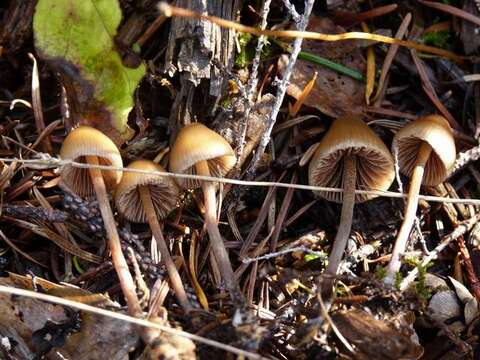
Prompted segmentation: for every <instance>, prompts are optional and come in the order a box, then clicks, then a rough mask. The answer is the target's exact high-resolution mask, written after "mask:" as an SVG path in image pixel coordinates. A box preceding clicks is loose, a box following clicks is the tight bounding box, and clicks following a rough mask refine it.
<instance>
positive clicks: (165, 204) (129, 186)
mask: <svg viewBox="0 0 480 360" xmlns="http://www.w3.org/2000/svg"><path fill="white" fill-rule="evenodd" d="M128 169H139V170H145V171H152V172H153V171H157V172H158V171H160V172H165V169H164V168H163V167H162V166H160V165H159V164H156V163H154V162H153V161H150V160H136V161H134V162H132V163H131V164H130V165H128ZM139 186H148V189H149V190H150V194H151V196H152V203H153V207H154V208H155V212H156V214H157V216H158V217H159V218H160V219H163V218H166V217H167V216H168V214H169V213H170V212H171V211H172V209H173V208H174V207H175V205H176V203H177V201H178V188H177V185H175V183H174V182H173V180H172V179H171V178H169V177H165V176H158V175H154V174H143V173H135V172H129V171H125V172H124V173H123V177H122V181H120V184H118V187H117V190H116V191H115V203H116V204H117V209H118V211H120V212H121V213H122V214H123V216H125V217H126V218H127V219H128V220H130V221H132V222H138V223H146V222H147V214H146V213H145V210H144V208H143V205H142V201H141V198H140V192H139V191H138V187H139Z"/></svg>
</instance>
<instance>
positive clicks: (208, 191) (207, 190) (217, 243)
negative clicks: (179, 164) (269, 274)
mask: <svg viewBox="0 0 480 360" xmlns="http://www.w3.org/2000/svg"><path fill="white" fill-rule="evenodd" d="M195 168H196V170H197V174H198V175H202V176H210V169H209V168H208V162H207V161H199V162H198V163H197V164H196V165H195ZM202 191H203V197H204V203H205V224H206V226H207V231H208V236H209V237H210V243H211V245H212V249H213V253H214V255H215V259H216V260H217V262H218V266H219V267H220V272H221V273H222V277H223V280H224V281H225V284H226V286H227V288H228V291H229V292H230V297H231V298H232V300H233V301H234V302H235V303H237V304H240V303H241V302H242V299H243V297H242V294H241V292H240V287H239V286H238V283H237V281H236V279H235V274H234V272H233V269H232V264H231V262H230V258H229V257H228V252H227V249H226V248H225V244H224V243H223V239H222V236H221V235H220V230H219V229H218V225H217V215H216V214H217V203H216V202H217V200H216V197H215V185H214V184H213V183H212V182H210V181H203V182H202Z"/></svg>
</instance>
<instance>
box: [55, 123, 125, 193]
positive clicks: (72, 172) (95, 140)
mask: <svg viewBox="0 0 480 360" xmlns="http://www.w3.org/2000/svg"><path fill="white" fill-rule="evenodd" d="M85 156H96V157H97V158H98V163H99V164H100V165H108V166H114V167H119V168H121V167H123V162H122V157H121V156H120V152H119V150H118V148H117V146H116V145H115V144H114V143H113V141H112V140H110V138H109V137H108V136H106V135H104V134H103V133H102V132H101V131H99V130H97V129H94V128H92V127H89V126H81V127H79V128H76V129H75V130H73V131H72V132H70V134H68V136H67V137H66V138H65V140H64V142H63V144H62V148H61V149H60V157H61V158H62V159H64V160H73V161H75V162H81V163H86V160H85ZM102 175H103V179H104V181H105V186H106V188H107V191H110V190H113V189H114V188H115V187H116V186H117V184H118V183H119V182H120V179H121V178H122V172H121V171H112V170H102ZM60 177H61V182H60V184H61V186H62V187H63V188H64V189H66V190H68V191H70V192H73V193H75V194H77V195H80V196H84V197H91V196H94V194H95V190H94V188H93V185H92V181H91V179H90V174H89V173H88V169H80V168H77V167H73V166H71V165H64V166H63V167H62V169H61V171H60Z"/></svg>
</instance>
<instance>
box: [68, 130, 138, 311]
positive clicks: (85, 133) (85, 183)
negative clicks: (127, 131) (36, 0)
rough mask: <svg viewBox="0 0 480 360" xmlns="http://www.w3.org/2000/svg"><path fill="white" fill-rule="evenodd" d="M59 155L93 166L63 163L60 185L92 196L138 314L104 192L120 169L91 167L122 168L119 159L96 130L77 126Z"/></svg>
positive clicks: (131, 305) (128, 298)
mask: <svg viewBox="0 0 480 360" xmlns="http://www.w3.org/2000/svg"><path fill="white" fill-rule="evenodd" d="M60 157H61V158H62V159H64V160H72V161H75V162H80V163H87V164H89V165H94V166H93V167H89V168H79V167H75V166H72V165H71V164H66V165H64V166H63V167H62V168H61V170H60V186H61V187H62V188H63V189H66V190H69V191H71V192H73V193H75V194H77V195H79V196H83V197H91V196H94V195H96V197H97V200H98V205H99V207H100V212H101V214H102V218H103V222H104V224H105V230H106V232H107V236H108V240H109V245H110V251H111V253H112V262H113V265H114V267H115V271H116V272H117V275H118V279H119V281H120V286H121V287H122V291H123V294H124V295H125V300H126V301H127V305H128V309H129V311H130V313H131V314H132V315H133V316H137V317H139V316H141V314H142V310H141V307H140V304H139V302H138V298H137V295H136V293H135V284H134V282H133V278H132V275H131V274H130V271H129V270H128V265H127V262H126V260H125V257H124V256H123V253H122V249H121V245H120V238H119V236H118V232H117V226H116V224H115V220H114V217H113V213H112V209H111V207H110V203H109V201H108V196H107V191H111V190H113V189H114V188H115V187H116V186H117V185H118V183H119V182H120V179H121V177H122V172H121V171H115V170H100V169H99V168H98V167H95V165H97V166H98V165H108V166H113V167H115V168H122V167H123V162H122V158H121V156H120V152H119V150H118V148H117V147H116V146H115V144H114V143H113V141H112V140H110V139H109V138H108V137H107V136H106V135H104V134H103V133H102V132H100V131H99V130H97V129H94V128H91V127H88V126H81V127H79V128H77V129H75V130H73V131H72V132H70V133H69V134H68V136H67V137H66V138H65V140H64V142H63V144H62V148H61V149H60Z"/></svg>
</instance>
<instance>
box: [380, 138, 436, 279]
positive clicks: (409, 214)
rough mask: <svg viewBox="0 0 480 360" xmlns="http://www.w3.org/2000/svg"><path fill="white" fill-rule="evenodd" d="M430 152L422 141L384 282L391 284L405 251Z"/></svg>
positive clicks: (429, 148) (429, 147)
mask: <svg viewBox="0 0 480 360" xmlns="http://www.w3.org/2000/svg"><path fill="white" fill-rule="evenodd" d="M431 152H432V147H431V146H430V145H429V144H428V143H427V142H425V141H424V142H422V145H421V146H420V150H419V152H418V156H417V161H416V163H415V168H414V169H413V173H412V179H411V181H410V189H409V190H408V196H407V208H406V210H405V216H404V218H403V223H402V226H401V227H400V231H399V232H398V235H397V239H396V240H395V246H394V247H393V253H392V257H391V259H390V262H389V263H388V266H387V274H386V277H385V279H384V281H385V283H388V284H393V282H394V280H395V274H396V273H397V272H398V271H399V270H400V266H401V261H400V256H401V255H402V254H403V253H404V252H405V248H406V247H407V241H408V238H409V236H410V231H411V230H412V226H413V222H414V221H415V216H416V213H417V208H418V196H419V194H420V186H421V185H422V179H423V174H424V172H425V165H426V163H427V161H428V158H429V157H430V154H431Z"/></svg>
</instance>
